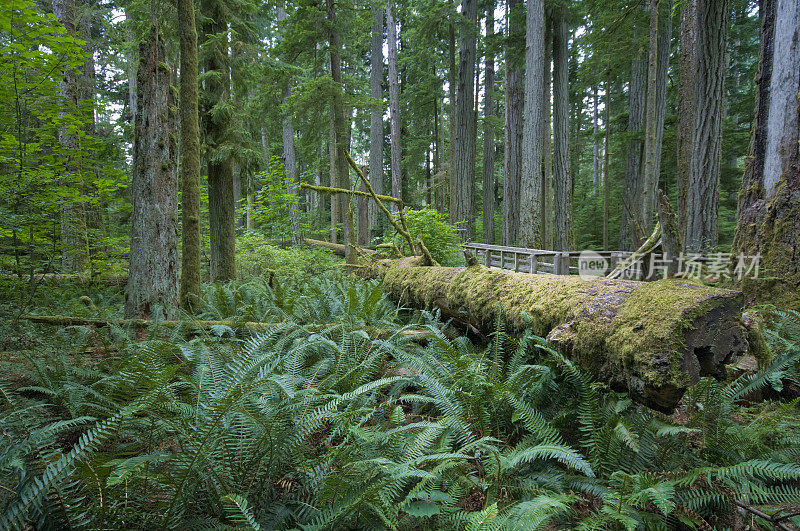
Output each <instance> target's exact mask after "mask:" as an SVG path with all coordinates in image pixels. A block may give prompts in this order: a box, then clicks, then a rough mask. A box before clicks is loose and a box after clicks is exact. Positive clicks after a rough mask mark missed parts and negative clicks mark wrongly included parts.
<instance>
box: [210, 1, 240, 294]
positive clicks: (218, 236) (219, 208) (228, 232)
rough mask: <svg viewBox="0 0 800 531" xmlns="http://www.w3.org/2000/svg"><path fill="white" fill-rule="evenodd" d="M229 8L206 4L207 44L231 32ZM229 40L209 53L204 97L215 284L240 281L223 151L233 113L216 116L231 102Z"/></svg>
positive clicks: (230, 186) (230, 170) (228, 164)
mask: <svg viewBox="0 0 800 531" xmlns="http://www.w3.org/2000/svg"><path fill="white" fill-rule="evenodd" d="M226 9H227V8H226V7H225V6H224V5H223V4H222V3H221V1H220V0H203V1H202V11H203V17H204V20H205V22H204V23H203V41H204V42H205V41H208V40H209V39H210V38H211V37H212V36H214V35H218V34H220V33H222V32H225V31H228V22H227V18H226V14H225V13H226ZM227 42H228V41H227V39H212V42H210V43H209V44H207V45H206V46H207V47H208V49H207V50H206V51H205V55H206V59H205V72H206V74H210V73H212V72H215V74H214V75H210V76H208V77H207V78H206V80H205V82H204V84H205V88H206V90H205V94H204V97H203V103H204V105H203V129H204V137H205V138H204V139H205V144H206V146H207V156H206V162H207V167H208V221H209V227H210V233H211V235H210V236H211V252H210V256H211V264H210V273H211V280H213V281H225V280H230V279H232V278H235V277H236V234H235V227H236V217H235V216H236V215H235V208H234V201H233V168H232V166H231V159H230V156H228V155H225V154H224V151H223V150H222V148H223V147H224V144H225V142H226V140H227V136H228V124H229V123H230V119H231V117H230V113H229V111H222V112H214V111H213V109H214V107H217V106H222V107H224V106H225V105H226V103H227V101H228V100H229V99H230V92H231V86H230V72H229V70H228V44H227Z"/></svg>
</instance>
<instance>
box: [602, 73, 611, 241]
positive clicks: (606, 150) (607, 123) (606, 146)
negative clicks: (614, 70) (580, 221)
mask: <svg viewBox="0 0 800 531" xmlns="http://www.w3.org/2000/svg"><path fill="white" fill-rule="evenodd" d="M605 106H606V108H605V117H604V118H603V128H604V129H605V131H604V132H603V250H604V251H609V250H610V249H609V239H608V207H609V204H608V203H609V198H610V195H611V194H610V193H609V189H608V172H609V170H610V166H609V161H610V156H611V155H610V148H611V69H609V72H608V74H607V77H606V105H605Z"/></svg>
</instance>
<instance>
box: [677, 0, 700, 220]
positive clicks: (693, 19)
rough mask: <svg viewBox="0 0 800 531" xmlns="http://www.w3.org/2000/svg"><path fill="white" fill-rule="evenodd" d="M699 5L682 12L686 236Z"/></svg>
mask: <svg viewBox="0 0 800 531" xmlns="http://www.w3.org/2000/svg"><path fill="white" fill-rule="evenodd" d="M696 11H697V4H696V0H685V4H684V5H683V9H681V34H680V55H679V56H678V57H679V63H680V65H679V72H678V75H679V84H680V88H679V92H678V131H677V133H678V134H677V141H678V177H677V180H678V227H679V230H680V232H681V234H682V235H685V232H686V219H687V216H688V206H687V201H688V200H689V175H690V174H691V167H692V142H693V140H694V121H695V113H696V112H697V102H696V101H695V89H696V87H695V85H696V83H695V76H697V43H696V34H697V13H696Z"/></svg>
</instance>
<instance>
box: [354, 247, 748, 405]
mask: <svg viewBox="0 0 800 531" xmlns="http://www.w3.org/2000/svg"><path fill="white" fill-rule="evenodd" d="M419 260H420V258H419V257H412V258H403V259H400V260H379V261H372V262H370V266H369V267H363V268H360V269H359V274H361V275H365V276H374V277H379V278H382V279H383V283H384V284H385V285H386V286H387V287H388V288H389V290H390V292H391V294H392V295H393V297H394V298H396V299H399V300H401V301H402V302H404V303H409V304H413V305H417V306H430V305H434V306H436V307H438V308H440V309H441V310H442V312H443V313H444V314H445V315H447V316H450V317H454V318H456V319H458V320H460V321H463V322H465V323H468V324H469V325H471V326H473V327H475V328H477V329H478V330H483V331H486V332H490V331H491V330H492V329H493V327H494V322H495V319H496V317H497V313H498V311H502V313H503V317H504V318H505V319H506V321H507V322H508V324H509V325H510V326H511V327H513V328H515V329H517V330H521V329H522V328H524V327H525V326H526V325H525V322H524V317H523V314H527V316H528V317H529V319H530V326H531V327H532V329H533V331H534V332H535V333H536V334H538V335H540V336H542V337H547V338H548V340H550V341H551V342H552V343H553V344H554V345H556V347H557V348H558V349H559V350H560V351H561V352H563V353H564V354H565V355H566V356H568V357H569V358H570V359H571V360H573V362H575V363H576V364H577V365H578V366H579V367H580V368H581V369H582V370H585V371H586V372H587V373H588V374H590V375H591V376H592V377H594V378H595V379H597V380H599V381H604V382H608V383H609V384H610V385H611V386H612V387H613V388H616V389H627V390H628V391H629V392H630V394H631V395H632V396H633V397H634V398H636V399H637V400H638V401H640V402H642V403H644V404H646V405H648V406H649V407H652V408H653V409H657V410H660V411H665V412H668V411H672V410H673V409H674V408H675V406H676V405H677V404H678V401H679V400H680V399H681V397H682V396H683V394H684V392H685V391H686V389H687V387H689V386H690V385H692V384H694V383H696V382H697V381H698V380H699V378H700V377H701V376H715V377H723V376H724V375H725V365H726V364H728V363H730V362H732V361H734V360H735V359H736V358H738V356H739V355H741V354H743V353H744V352H746V351H747V348H748V343H747V339H746V338H747V333H746V331H745V330H744V328H743V327H742V325H741V323H740V316H741V310H742V296H741V293H739V292H737V291H730V290H723V289H717V288H710V287H706V286H701V285H698V284H695V283H692V282H689V281H685V280H680V279H665V280H659V281H656V282H636V281H628V280H612V279H605V278H601V279H596V280H591V281H586V280H582V279H581V278H580V277H577V276H556V275H530V274H525V273H512V272H507V271H497V270H490V269H487V268H486V267H483V266H480V265H474V266H471V267H468V268H463V267H461V268H458V267H420V266H418V263H419ZM499 309H502V310H499Z"/></svg>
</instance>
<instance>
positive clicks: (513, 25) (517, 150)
mask: <svg viewBox="0 0 800 531" xmlns="http://www.w3.org/2000/svg"><path fill="white" fill-rule="evenodd" d="M521 9H522V6H521V5H520V0H508V9H507V12H508V14H507V17H508V19H509V20H508V22H507V23H506V27H507V28H508V40H509V41H519V40H521V39H522V38H523V37H522V28H523V27H524V26H523V21H524V19H522V13H521ZM522 65H523V58H522V57H520V56H519V53H518V52H517V51H516V50H515V49H514V47H513V46H511V45H510V44H509V45H507V46H506V94H505V100H506V102H505V103H506V105H505V165H504V166H505V168H504V169H505V177H504V180H503V245H515V244H516V243H517V234H518V231H519V209H520V198H519V187H520V180H521V178H522V113H523V107H524V105H525V93H524V90H523V87H522Z"/></svg>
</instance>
